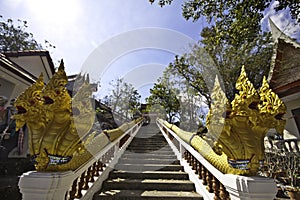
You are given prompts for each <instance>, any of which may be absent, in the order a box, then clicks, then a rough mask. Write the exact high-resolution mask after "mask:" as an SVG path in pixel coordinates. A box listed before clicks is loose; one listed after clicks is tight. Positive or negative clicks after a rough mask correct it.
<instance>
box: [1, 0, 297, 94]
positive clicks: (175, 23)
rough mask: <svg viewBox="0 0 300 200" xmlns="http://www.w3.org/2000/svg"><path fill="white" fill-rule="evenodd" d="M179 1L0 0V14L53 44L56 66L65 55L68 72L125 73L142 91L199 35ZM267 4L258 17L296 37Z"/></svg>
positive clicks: (98, 78) (102, 77)
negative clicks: (162, 4) (161, 3)
mask: <svg viewBox="0 0 300 200" xmlns="http://www.w3.org/2000/svg"><path fill="white" fill-rule="evenodd" d="M181 3H182V1H180V0H177V1H174V2H173V4H172V5H170V6H165V7H163V8H161V7H160V6H158V5H157V3H155V4H153V5H151V4H150V3H149V2H148V0H126V1H124V0H113V1H112V0H101V1H95V0H1V1H0V15H2V16H3V17H4V18H11V19H13V20H14V21H16V20H17V19H21V20H26V21H27V22H28V26H29V27H28V29H27V31H28V32H31V33H33V35H34V38H35V39H36V40H37V41H38V42H39V43H43V41H44V40H48V41H49V42H50V43H51V44H53V45H55V46H56V48H55V49H50V55H51V57H52V60H53V62H54V64H55V65H56V66H58V63H59V60H60V59H64V63H65V71H66V73H67V75H73V74H78V73H89V74H90V76H91V81H93V82H99V85H101V87H102V88H104V87H105V85H108V82H110V81H111V80H114V79H116V78H124V79H126V80H127V81H129V82H131V83H132V84H133V85H134V86H135V87H137V89H139V90H140V91H144V93H147V92H146V91H148V90H149V89H150V88H151V87H152V86H153V83H154V82H155V81H156V79H157V78H158V77H159V76H161V74H162V71H163V70H164V68H165V67H166V66H167V65H168V63H170V62H172V61H173V60H174V55H175V54H181V53H184V52H186V51H188V46H189V44H192V43H193V42H196V41H197V40H199V39H200V35H199V33H200V32H201V29H202V28H203V26H205V25H206V21H205V20H204V19H200V20H198V21H197V22H192V21H191V20H190V21H186V20H185V19H184V18H183V17H182V15H181ZM275 4H276V2H275V3H273V4H272V6H273V7H274V5H275ZM272 6H271V8H270V9H268V10H267V11H266V14H265V16H266V17H265V18H264V19H263V21H262V23H263V24H264V25H265V27H266V29H268V22H267V21H268V17H271V19H272V20H273V21H274V22H275V23H276V24H277V25H278V27H279V28H280V29H282V30H285V32H286V33H287V34H288V35H290V36H293V37H297V34H298V35H299V33H300V31H299V30H300V29H299V27H289V26H288V19H289V16H287V15H286V12H282V13H279V14H278V13H277V14H275V12H274V10H273V9H272ZM299 38H300V37H299ZM99 91H100V93H101V92H102V93H103V94H104V93H106V92H105V91H101V90H99Z"/></svg>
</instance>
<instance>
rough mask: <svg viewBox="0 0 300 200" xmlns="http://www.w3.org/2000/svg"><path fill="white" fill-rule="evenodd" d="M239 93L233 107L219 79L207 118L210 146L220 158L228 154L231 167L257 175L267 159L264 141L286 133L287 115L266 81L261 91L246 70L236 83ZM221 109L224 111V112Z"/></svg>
mask: <svg viewBox="0 0 300 200" xmlns="http://www.w3.org/2000/svg"><path fill="white" fill-rule="evenodd" d="M236 89H237V90H239V93H238V94H236V95H235V98H234V100H233V101H232V102H231V103H230V102H229V101H228V99H227V98H226V95H225V93H224V92H223V90H222V89H221V87H220V84H219V81H218V79H217V78H216V81H215V86H214V89H213V92H212V94H211V97H212V100H213V101H212V105H211V109H210V111H209V113H208V115H207V123H206V124H207V128H208V134H207V137H208V138H209V140H212V141H213V142H211V141H208V143H209V144H210V145H212V146H213V149H214V150H215V152H216V153H217V154H221V153H222V152H224V153H225V154H226V155H227V157H228V162H229V164H230V165H231V166H232V167H234V168H238V169H242V170H249V171H250V174H252V175H253V174H256V172H257V170H258V168H259V167H260V162H261V161H262V160H263V159H264V144H263V139H264V137H265V135H266V133H267V131H268V130H269V129H271V128H275V129H276V130H277V131H278V132H279V133H281V134H282V133H283V130H284V126H285V120H283V119H282V117H283V115H284V114H285V112H286V107H285V105H284V103H283V102H282V101H281V100H280V99H279V97H278V96H277V95H276V94H275V93H274V92H273V91H272V90H271V89H270V88H269V85H268V83H267V81H266V79H265V78H264V79H263V83H262V86H261V88H260V89H259V90H258V91H257V90H256V89H255V88H254V86H253V84H252V83H251V82H250V81H249V79H248V78H247V75H246V72H245V69H244V67H242V69H241V74H240V76H239V78H238V80H237V82H236ZM221 105H223V106H224V107H223V108H222V107H221Z"/></svg>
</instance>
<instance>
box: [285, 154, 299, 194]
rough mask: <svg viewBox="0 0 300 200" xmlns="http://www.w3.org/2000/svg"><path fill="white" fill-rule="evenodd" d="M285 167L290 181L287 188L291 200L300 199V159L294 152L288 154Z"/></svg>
mask: <svg viewBox="0 0 300 200" xmlns="http://www.w3.org/2000/svg"><path fill="white" fill-rule="evenodd" d="M284 158H285V162H284V163H283V166H284V167H285V171H286V174H287V177H288V180H289V185H287V186H286V187H285V189H286V190H287V191H288V193H289V196H290V199H300V184H299V181H298V178H299V171H300V167H299V166H300V157H299V156H298V155H297V154H296V153H295V152H293V151H289V152H286V155H285V157H284Z"/></svg>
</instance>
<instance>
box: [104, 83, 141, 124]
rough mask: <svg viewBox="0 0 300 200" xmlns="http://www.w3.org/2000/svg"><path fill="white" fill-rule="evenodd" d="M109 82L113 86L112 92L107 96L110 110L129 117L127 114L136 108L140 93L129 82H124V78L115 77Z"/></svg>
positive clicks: (126, 117)
mask: <svg viewBox="0 0 300 200" xmlns="http://www.w3.org/2000/svg"><path fill="white" fill-rule="evenodd" d="M110 84H111V86H112V87H113V89H112V94H111V95H110V97H109V99H110V103H111V106H112V112H113V113H118V114H120V115H122V116H123V117H124V118H125V119H129V114H130V113H131V114H132V113H134V111H135V110H136V109H138V107H139V105H140V98H141V95H140V94H139V93H138V91H137V90H136V89H135V88H134V87H133V86H132V85H131V84H129V83H126V82H125V81H124V79H120V78H119V79H116V80H115V81H113V82H111V83H110Z"/></svg>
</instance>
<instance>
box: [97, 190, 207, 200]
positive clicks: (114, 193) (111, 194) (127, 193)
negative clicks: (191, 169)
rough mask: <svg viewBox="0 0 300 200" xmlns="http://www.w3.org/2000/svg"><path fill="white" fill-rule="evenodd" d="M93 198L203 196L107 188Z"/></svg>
mask: <svg viewBox="0 0 300 200" xmlns="http://www.w3.org/2000/svg"><path fill="white" fill-rule="evenodd" d="M93 199H94V200H111V199H116V200H135V199H147V200H155V199H156V200H157V199H162V200H183V199H184V200H202V199H203V197H202V196H201V195H200V194H198V193H196V192H189V191H157V190H152V191H151V190H148V191H143V190H108V191H101V192H99V193H96V194H95V195H94V198H93Z"/></svg>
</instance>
